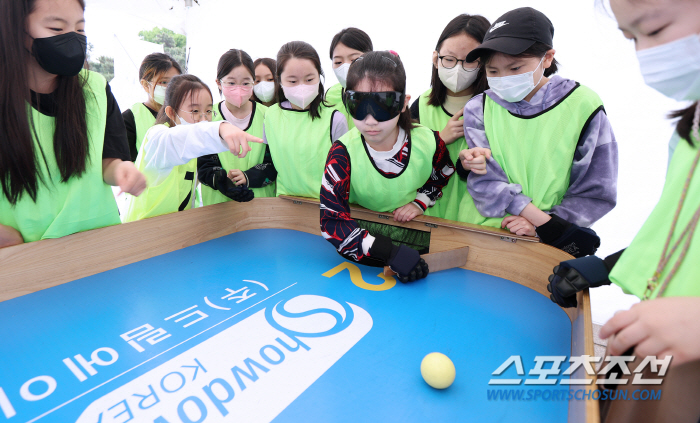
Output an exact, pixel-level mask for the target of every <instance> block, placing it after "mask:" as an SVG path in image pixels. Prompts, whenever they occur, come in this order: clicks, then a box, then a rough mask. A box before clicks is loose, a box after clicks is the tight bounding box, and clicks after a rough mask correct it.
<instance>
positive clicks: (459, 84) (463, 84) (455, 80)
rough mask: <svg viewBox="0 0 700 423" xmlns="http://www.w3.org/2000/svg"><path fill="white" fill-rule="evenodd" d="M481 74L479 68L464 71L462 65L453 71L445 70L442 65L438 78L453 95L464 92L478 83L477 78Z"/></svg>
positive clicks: (439, 67) (439, 68)
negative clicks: (475, 82)
mask: <svg viewBox="0 0 700 423" xmlns="http://www.w3.org/2000/svg"><path fill="white" fill-rule="evenodd" d="M478 74H479V68H476V69H474V70H473V71H471V72H470V71H467V70H464V68H463V67H462V66H460V65H457V66H455V67H453V68H452V69H447V68H443V67H442V64H440V65H439V66H438V77H439V78H440V81H442V83H443V84H445V86H446V87H447V89H448V90H450V91H452V92H453V93H458V92H460V91H464V90H466V89H467V88H469V87H471V85H472V84H473V83H474V81H476V77H477V75H478Z"/></svg>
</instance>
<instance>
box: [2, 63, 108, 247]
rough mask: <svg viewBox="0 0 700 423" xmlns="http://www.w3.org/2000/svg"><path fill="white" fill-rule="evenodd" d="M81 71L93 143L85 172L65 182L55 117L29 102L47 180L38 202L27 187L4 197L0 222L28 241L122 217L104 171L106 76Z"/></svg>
mask: <svg viewBox="0 0 700 423" xmlns="http://www.w3.org/2000/svg"><path fill="white" fill-rule="evenodd" d="M80 77H81V78H86V79H87V82H86V84H85V86H84V87H83V92H84V95H85V110H86V116H85V118H86V121H87V130H88V142H89V144H90V151H89V156H88V161H87V163H86V169H85V173H83V174H82V176H80V177H76V176H73V177H72V178H70V179H69V180H68V181H67V182H61V172H60V171H59V169H58V163H57V162H56V154H55V152H54V147H53V138H54V130H55V127H56V123H55V118H53V117H50V116H46V115H43V114H41V113H39V112H37V111H36V110H35V109H34V108H33V107H32V106H31V105H30V104H27V114H30V113H31V115H32V120H33V123H34V129H35V130H36V134H33V138H34V149H35V152H36V153H35V154H36V155H37V160H36V163H37V166H38V169H37V173H38V174H39V175H41V177H42V178H43V181H44V182H43V183H42V182H41V181H40V182H39V185H38V190H37V197H36V202H34V201H33V200H32V199H31V197H30V196H29V195H28V194H26V193H25V194H24V195H22V197H21V199H20V200H19V201H18V202H17V204H15V205H14V206H13V205H11V204H10V202H9V201H8V200H7V198H5V197H4V196H2V197H0V224H3V225H7V226H11V227H13V228H15V229H17V230H18V231H19V232H20V233H21V234H22V238H24V241H25V242H31V241H37V240H40V239H48V238H60V237H63V236H66V235H70V234H73V233H76V232H83V231H88V230H90V229H95V228H102V227H105V226H111V225H116V224H119V223H120V221H119V210H118V209H117V203H116V201H115V200H114V194H113V193H112V189H111V188H110V186H109V185H107V184H105V183H104V180H103V177H102V149H103V147H104V134H105V126H106V122H107V91H106V86H107V82H106V81H105V79H104V77H102V75H100V74H98V73H95V72H90V71H87V70H82V71H81V72H80ZM32 132H34V131H32ZM5 141H9V142H11V141H12V140H5ZM41 151H43V153H44V154H43V157H44V159H42V157H41Z"/></svg>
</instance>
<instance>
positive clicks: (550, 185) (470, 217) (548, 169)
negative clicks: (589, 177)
mask: <svg viewBox="0 0 700 423" xmlns="http://www.w3.org/2000/svg"><path fill="white" fill-rule="evenodd" d="M602 109H603V102H602V101H601V100H600V97H598V95H597V94H596V93H595V92H593V91H592V90H591V89H589V88H587V87H584V86H580V85H578V83H577V84H576V86H575V87H574V89H573V90H571V91H570V92H569V94H567V95H566V96H564V98H563V99H561V100H560V101H559V102H558V103H556V104H554V105H553V106H551V107H550V108H548V109H546V110H544V111H542V112H540V113H537V114H535V115H532V116H520V115H515V114H512V113H510V112H509V111H508V110H506V109H505V108H503V107H501V106H500V105H498V103H496V102H495V101H493V100H492V99H491V98H490V97H489V96H488V95H486V94H484V129H485V132H486V138H487V139H488V140H489V144H490V147H491V157H492V158H493V160H496V162H497V163H498V164H499V165H500V166H501V168H502V169H503V171H504V172H505V173H506V175H507V176H508V182H509V183H511V184H519V185H520V186H521V187H522V193H523V194H524V195H527V196H528V197H530V198H532V204H533V205H535V206H536V207H537V208H538V209H540V210H542V211H547V210H550V209H551V208H552V207H554V206H556V205H558V204H560V203H561V200H562V199H563V198H564V195H565V194H566V191H567V190H568V189H569V177H570V176H571V166H572V164H573V160H574V153H575V152H576V147H577V142H578V141H580V139H581V137H582V135H583V133H584V132H585V130H586V128H587V126H588V123H589V122H590V119H591V117H592V116H594V115H595V114H596V113H598V111H599V110H602ZM458 220H460V221H462V222H467V223H474V224H477V225H485V226H491V227H495V228H500V227H501V222H502V221H503V218H502V217H498V218H486V217H483V216H481V214H479V211H478V210H477V209H476V206H475V204H474V200H473V199H472V198H471V196H468V197H464V198H463V199H462V203H461V204H460V208H459V219H458Z"/></svg>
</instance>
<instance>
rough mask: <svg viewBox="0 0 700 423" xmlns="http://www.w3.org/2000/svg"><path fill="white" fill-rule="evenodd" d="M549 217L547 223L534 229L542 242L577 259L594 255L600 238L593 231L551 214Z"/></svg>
mask: <svg viewBox="0 0 700 423" xmlns="http://www.w3.org/2000/svg"><path fill="white" fill-rule="evenodd" d="M551 217H552V218H551V219H550V220H549V221H548V222H547V223H545V224H544V225H542V226H538V227H537V229H536V232H537V236H539V237H540V240H542V242H544V243H545V244H549V245H551V246H552V247H555V248H559V249H560V250H562V251H564V252H567V253H569V254H571V255H572V256H574V257H577V258H578V257H585V256H588V255H592V254H595V252H596V251H597V250H598V247H600V237H599V236H598V235H597V234H596V233H595V231H594V230H593V229H590V228H582V227H580V226H577V225H574V224H573V223H571V222H567V221H566V220H564V219H562V218H561V217H559V216H557V215H556V214H552V215H551Z"/></svg>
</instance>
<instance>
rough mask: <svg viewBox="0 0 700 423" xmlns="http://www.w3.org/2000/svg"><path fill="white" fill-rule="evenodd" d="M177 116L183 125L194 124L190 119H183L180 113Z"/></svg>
mask: <svg viewBox="0 0 700 423" xmlns="http://www.w3.org/2000/svg"><path fill="white" fill-rule="evenodd" d="M175 116H177V118H178V119H180V123H178V125H182V126H185V125H192V123H189V122H188V121H186V120H185V119H183V118H182V116H180V115H178V114H176V115H175Z"/></svg>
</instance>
